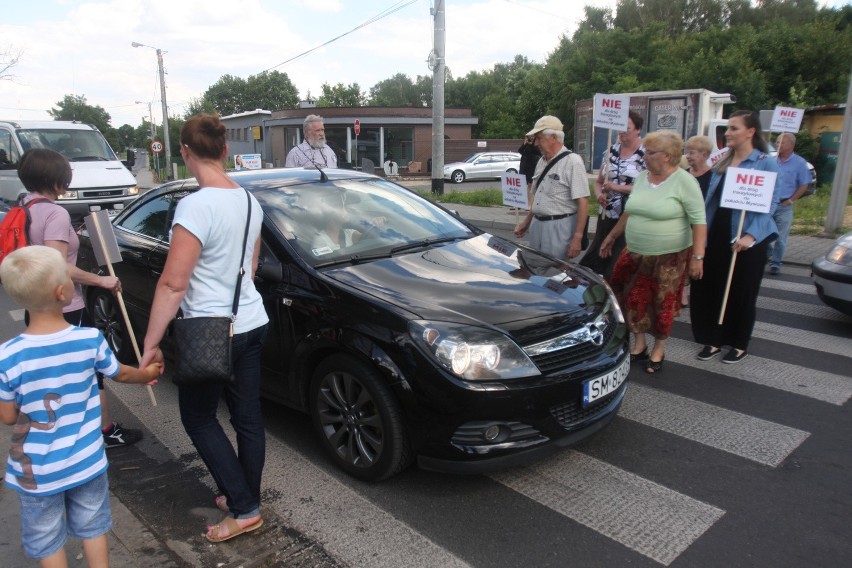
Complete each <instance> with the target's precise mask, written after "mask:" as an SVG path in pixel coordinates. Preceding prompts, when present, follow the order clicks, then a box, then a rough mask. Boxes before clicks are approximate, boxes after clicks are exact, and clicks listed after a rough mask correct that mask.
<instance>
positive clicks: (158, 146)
mask: <svg viewBox="0 0 852 568" xmlns="http://www.w3.org/2000/svg"><path fill="white" fill-rule="evenodd" d="M151 151H152V152H154V153H155V154H159V153H160V152H162V151H163V143H162V142H157V141H156V140H154V141H153V142H151Z"/></svg>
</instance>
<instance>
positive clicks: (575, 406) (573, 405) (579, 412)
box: [550, 381, 627, 430]
mask: <svg viewBox="0 0 852 568" xmlns="http://www.w3.org/2000/svg"><path fill="white" fill-rule="evenodd" d="M626 388H627V382H626V381H625V382H624V384H623V385H621V386H620V387H618V390H616V391H615V392H612V393H610V394H608V395H606V396H605V397H603V398H602V399H600V400H596V401H595V402H593V403H592V404H590V405H589V406H586V407H583V405H582V404H581V403H580V401H579V400H575V401H571V402H566V403H565V404H560V405H559V406H554V407H552V408H551V409H550V414H551V415H552V416H553V417H554V418H556V420H557V421H558V422H559V425H560V426H562V427H563V428H565V429H566V430H570V429H571V428H574V427H575V426H578V425H580V424H582V423H584V422H586V421H588V420H592V419H593V418H595V417H596V416H597V415H598V414H601V413H602V412H603V411H605V410H606V409H607V407H608V406H609V405H610V403H612V401H614V400H615V399H616V398H617V397H619V396H621V395H622V394H623V393H624V389H626Z"/></svg>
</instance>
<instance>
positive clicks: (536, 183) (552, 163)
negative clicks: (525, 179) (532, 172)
mask: <svg viewBox="0 0 852 568" xmlns="http://www.w3.org/2000/svg"><path fill="white" fill-rule="evenodd" d="M570 153H571V150H568V151H567V152H562V153H561V154H558V155H557V156H556V157H555V158H553V159H552V160H550V163H548V164H547V165H546V166H544V170H543V171H542V172H541V175H540V176H538V179H537V180H536V182H535V188H534V189H533V191H538V186H539V184H540V183H541V180H543V179H544V176H546V175H547V172H549V171H550V168H552V167H553V166H555V165H556V162H558V161H559V160H561V159H562V158H564V157H565V156H567V155H568V154H570Z"/></svg>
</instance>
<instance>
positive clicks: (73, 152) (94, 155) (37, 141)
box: [17, 128, 117, 162]
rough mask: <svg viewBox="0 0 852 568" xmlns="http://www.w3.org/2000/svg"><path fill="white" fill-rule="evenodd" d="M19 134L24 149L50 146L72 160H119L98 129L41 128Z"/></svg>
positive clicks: (18, 132)
mask: <svg viewBox="0 0 852 568" xmlns="http://www.w3.org/2000/svg"><path fill="white" fill-rule="evenodd" d="M17 134H18V139H19V140H20V141H21V147H22V148H23V149H24V150H28V149H30V148H50V149H51V150H56V151H57V152H59V153H60V154H63V155H64V156H65V157H66V158H68V160H69V161H71V162H86V161H90V162H96V161H104V162H111V161H115V160H117V158H116V157H115V154H114V153H113V151H112V150H111V149H110V147H109V145H108V144H107V143H106V140H105V139H104V137H103V136H101V133H100V132H98V131H97V130H77V129H62V128H57V129H51V128H39V129H22V130H18V131H17Z"/></svg>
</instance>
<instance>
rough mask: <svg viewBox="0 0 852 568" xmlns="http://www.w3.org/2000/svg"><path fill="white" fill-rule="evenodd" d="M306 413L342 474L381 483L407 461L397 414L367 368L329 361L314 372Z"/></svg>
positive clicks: (347, 359) (338, 358)
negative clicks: (344, 472)
mask: <svg viewBox="0 0 852 568" xmlns="http://www.w3.org/2000/svg"><path fill="white" fill-rule="evenodd" d="M310 412H311V418H312V420H313V424H314V428H315V430H316V432H317V434H318V435H319V437H320V440H321V443H322V445H323V447H324V448H325V449H326V450H327V451H328V452H329V454H330V455H331V457H332V458H333V459H334V461H335V462H336V463H337V465H339V466H340V467H341V468H342V469H344V470H345V471H346V472H347V473H349V474H350V475H352V476H353V477H357V478H358V479H363V480H365V481H381V480H382V479H386V478H388V477H391V476H393V475H395V474H397V473H399V472H400V471H402V470H403V469H405V468H406V467H407V466H408V464H409V463H410V461H411V450H410V445H409V441H408V439H407V438H406V435H405V428H404V424H403V419H402V412H401V410H400V408H399V405H398V404H397V402H396V400H395V399H394V397H393V394H392V393H391V392H390V390H389V389H388V388H387V386H385V385H384V383H382V381H381V378H380V377H379V376H378V374H377V373H376V371H375V370H374V369H373V368H372V367H371V366H370V365H369V364H367V363H365V362H363V361H360V360H358V359H356V358H354V357H351V356H349V355H343V354H338V355H333V356H331V357H328V358H327V359H326V360H325V361H323V362H322V364H320V365H319V366H318V367H317V369H316V371H315V372H314V376H313V379H312V381H311V390H310Z"/></svg>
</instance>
